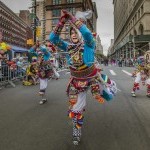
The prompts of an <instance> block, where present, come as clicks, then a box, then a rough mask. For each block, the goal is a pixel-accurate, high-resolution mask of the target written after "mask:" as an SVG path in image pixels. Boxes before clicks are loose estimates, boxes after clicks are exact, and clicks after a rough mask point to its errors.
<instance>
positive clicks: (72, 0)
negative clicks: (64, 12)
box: [67, 0, 75, 3]
mask: <svg viewBox="0 0 150 150" xmlns="http://www.w3.org/2000/svg"><path fill="white" fill-rule="evenodd" d="M74 2H75V0H67V3H74Z"/></svg>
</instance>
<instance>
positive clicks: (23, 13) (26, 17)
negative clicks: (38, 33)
mask: <svg viewBox="0 0 150 150" xmlns="http://www.w3.org/2000/svg"><path fill="white" fill-rule="evenodd" d="M18 16H19V17H20V18H21V19H22V20H23V21H24V22H25V23H26V24H27V25H28V26H31V23H32V16H31V13H30V11H29V10H20V12H19V14H18Z"/></svg>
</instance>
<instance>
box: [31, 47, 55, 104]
mask: <svg viewBox="0 0 150 150" xmlns="http://www.w3.org/2000/svg"><path fill="white" fill-rule="evenodd" d="M30 53H32V54H33V53H36V54H37V57H38V67H37V68H38V72H37V75H38V77H39V81H40V91H39V94H40V96H41V97H42V99H41V100H40V102H39V104H44V103H45V102H46V101H47V98H46V95H45V92H46V88H47V85H48V79H49V78H51V77H52V76H53V74H54V71H53V66H52V64H51V62H50V57H51V53H50V52H49V51H48V49H47V47H46V46H45V45H42V46H39V47H38V48H36V47H35V46H33V47H32V48H31V49H30Z"/></svg>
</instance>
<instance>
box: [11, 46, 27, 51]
mask: <svg viewBox="0 0 150 150" xmlns="http://www.w3.org/2000/svg"><path fill="white" fill-rule="evenodd" d="M10 46H11V50H13V51H14V52H18V53H23V52H28V49H26V48H23V47H18V46H14V45H10Z"/></svg>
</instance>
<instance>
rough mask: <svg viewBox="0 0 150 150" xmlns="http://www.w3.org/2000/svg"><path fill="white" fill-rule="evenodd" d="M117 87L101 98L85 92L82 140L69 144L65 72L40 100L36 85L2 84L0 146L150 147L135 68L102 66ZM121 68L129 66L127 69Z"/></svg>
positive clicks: (54, 149) (147, 105)
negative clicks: (134, 88) (111, 95)
mask: <svg viewBox="0 0 150 150" xmlns="http://www.w3.org/2000/svg"><path fill="white" fill-rule="evenodd" d="M103 69H104V71H103V72H104V73H105V74H107V75H108V76H109V77H110V78H111V79H113V80H114V81H115V82H116V83H117V87H118V89H119V91H118V93H117V95H116V96H115V98H114V99H113V100H112V101H110V102H107V101H106V102H105V103H104V104H99V103H98V102H97V101H96V100H94V99H93V98H92V96H91V94H90V92H88V96H87V106H86V111H85V114H84V116H85V119H84V125H83V130H82V139H81V143H80V144H79V145H78V146H74V145H73V144H72V136H71V133H72V124H71V120H70V119H69V118H68V117H67V109H68V101H67V96H66V93H65V91H66V86H67V83H68V79H69V73H68V72H66V73H63V74H62V76H61V79H59V80H51V81H50V82H49V85H48V89H47V98H48V102H47V103H45V104H44V105H39V103H38V102H39V100H40V98H39V96H38V89H39V85H37V86H23V85H21V84H20V83H17V85H16V87H15V88H12V87H9V86H8V87H6V88H3V89H1V90H0V150H150V98H147V97H146V88H145V87H143V86H141V90H140V91H139V92H138V93H137V97H136V98H134V97H131V93H130V92H131V89H132V84H133V78H132V77H131V76H130V75H129V74H130V73H132V71H133V68H128V67H120V68H119V67H113V66H109V67H104V68H103ZM124 71H126V72H128V74H127V73H125V72H124Z"/></svg>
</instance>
